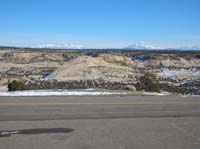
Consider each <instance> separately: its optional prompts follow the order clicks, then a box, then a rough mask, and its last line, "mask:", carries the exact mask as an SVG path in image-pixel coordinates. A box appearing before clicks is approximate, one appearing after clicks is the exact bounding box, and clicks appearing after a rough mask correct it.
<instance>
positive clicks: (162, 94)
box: [143, 92, 170, 96]
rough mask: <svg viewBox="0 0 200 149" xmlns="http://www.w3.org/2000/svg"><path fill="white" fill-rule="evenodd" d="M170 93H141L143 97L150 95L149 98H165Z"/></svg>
mask: <svg viewBox="0 0 200 149" xmlns="http://www.w3.org/2000/svg"><path fill="white" fill-rule="evenodd" d="M169 94H170V93H167V92H163V93H156V92H143V95H150V96H167V95H169Z"/></svg>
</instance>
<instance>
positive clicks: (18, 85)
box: [8, 80, 32, 91]
mask: <svg viewBox="0 0 200 149" xmlns="http://www.w3.org/2000/svg"><path fill="white" fill-rule="evenodd" d="M31 89H32V88H31V86H28V85H26V84H25V83H23V82H18V81H16V80H14V81H12V82H9V83H8V91H22V90H31Z"/></svg>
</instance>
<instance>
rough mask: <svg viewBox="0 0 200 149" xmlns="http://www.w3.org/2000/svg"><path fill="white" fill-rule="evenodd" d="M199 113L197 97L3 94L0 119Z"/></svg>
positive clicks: (162, 115)
mask: <svg viewBox="0 0 200 149" xmlns="http://www.w3.org/2000/svg"><path fill="white" fill-rule="evenodd" d="M199 116H200V99H199V98H197V97H196V98H190V97H187V98H183V97H173V96H168V97H154V96H100V97H85V96H84V97H0V121H13V120H67V119H105V118H136V117H137V118H138V117H199Z"/></svg>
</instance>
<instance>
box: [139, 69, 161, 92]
mask: <svg viewBox="0 0 200 149" xmlns="http://www.w3.org/2000/svg"><path fill="white" fill-rule="evenodd" d="M138 85H139V86H140V87H141V88H142V89H144V90H145V91H147V92H160V83H159V80H158V79H157V77H156V75H155V74H153V73H149V72H147V73H145V74H144V76H142V77H140V79H139V84H138Z"/></svg>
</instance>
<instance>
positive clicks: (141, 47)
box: [124, 43, 162, 50]
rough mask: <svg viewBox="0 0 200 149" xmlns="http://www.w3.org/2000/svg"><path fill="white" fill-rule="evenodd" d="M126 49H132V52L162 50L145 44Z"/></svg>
mask: <svg viewBox="0 0 200 149" xmlns="http://www.w3.org/2000/svg"><path fill="white" fill-rule="evenodd" d="M124 49H130V50H132V49H133V50H155V49H162V48H160V47H154V46H151V45H147V44H143V43H134V44H131V45H129V46H127V47H125V48H124Z"/></svg>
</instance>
